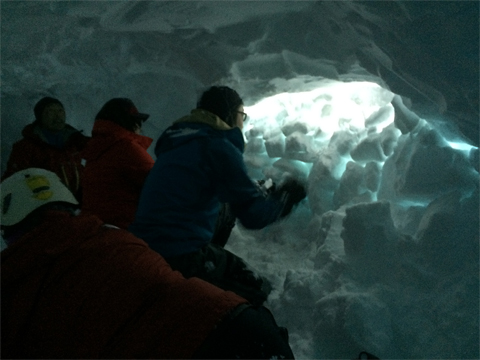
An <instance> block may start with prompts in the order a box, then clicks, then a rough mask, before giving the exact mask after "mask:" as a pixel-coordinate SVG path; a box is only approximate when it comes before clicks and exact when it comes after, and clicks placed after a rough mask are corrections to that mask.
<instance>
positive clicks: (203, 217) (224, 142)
mask: <svg viewBox="0 0 480 360" xmlns="http://www.w3.org/2000/svg"><path fill="white" fill-rule="evenodd" d="M245 120H246V114H245V112H244V107H243V100H242V99H241V97H240V96H239V95H238V93H237V92H236V91H235V90H233V89H231V88H229V87H226V86H212V87H211V88H209V89H208V90H206V91H205V92H204V93H203V94H202V96H201V98H200V100H199V101H198V103H197V108H196V109H194V110H192V111H191V113H190V114H189V115H187V116H184V117H182V118H181V119H179V120H177V121H175V122H174V123H173V125H171V126H170V127H169V128H167V129H166V130H165V132H164V133H163V134H162V135H161V136H160V138H159V139H158V141H157V144H156V147H155V154H156V156H157V159H156V161H155V164H154V166H153V168H152V170H151V171H150V173H149V175H148V176H147V178H146V181H145V183H144V187H143V190H142V193H141V195H140V201H139V205H138V208H137V212H136V215H135V220H134V222H133V224H132V225H131V226H130V227H129V230H130V231H131V232H133V233H134V234H135V235H136V236H138V237H140V238H142V239H143V240H145V241H146V242H147V243H148V244H149V246H150V247H151V248H152V249H153V250H155V251H157V252H158V253H160V254H161V255H162V256H163V257H164V258H165V259H166V260H167V262H169V264H170V265H171V266H172V268H173V269H174V270H178V271H180V272H181V273H182V274H183V275H184V276H185V277H187V278H189V277H193V276H196V277H199V278H201V279H204V280H206V281H208V282H210V283H212V284H214V285H216V286H218V287H220V288H222V289H224V290H231V291H233V292H235V293H237V294H238V295H240V296H242V297H244V298H246V299H247V300H249V301H250V302H251V303H252V304H262V303H263V302H264V301H265V300H266V298H267V296H268V293H269V291H270V290H271V288H270V289H269V286H270V285H269V284H268V282H266V281H265V280H264V279H262V278H261V277H260V276H258V275H257V274H256V273H255V272H253V271H252V270H251V269H250V268H249V266H248V265H247V264H246V263H245V262H244V261H243V260H242V259H241V258H239V257H237V256H236V255H234V254H232V253H231V252H229V251H227V250H225V249H224V248H223V247H222V246H218V245H216V244H212V243H211V239H212V237H213V235H214V231H215V227H216V221H217V218H218V214H219V209H220V206H221V204H224V203H228V204H229V207H230V209H231V211H232V213H233V214H234V216H235V217H236V218H237V219H238V220H239V221H240V222H241V223H242V225H243V226H245V227H246V228H249V229H261V228H264V227H265V226H267V225H269V224H271V223H273V222H275V221H277V220H278V219H280V218H282V217H284V216H286V215H287V214H288V213H290V211H291V210H292V208H293V206H294V205H296V204H297V203H298V202H300V201H301V200H302V199H303V198H305V196H306V193H305V190H304V186H303V185H302V184H300V183H299V182H297V181H296V180H294V179H291V180H289V181H287V182H285V183H284V184H280V185H279V186H277V188H276V190H275V191H273V192H272V193H271V194H270V195H268V196H265V195H264V193H263V192H262V191H261V190H260V189H259V187H258V185H256V184H255V183H254V182H253V180H252V179H250V178H249V176H248V175H247V169H246V167H245V164H244V161H243V149H244V146H245V144H244V138H243V134H242V128H243V122H244V121H245Z"/></svg>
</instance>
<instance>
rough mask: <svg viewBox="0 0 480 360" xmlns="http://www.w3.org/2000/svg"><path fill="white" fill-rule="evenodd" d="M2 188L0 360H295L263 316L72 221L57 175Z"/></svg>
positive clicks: (69, 199) (122, 235)
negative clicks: (18, 359)
mask: <svg viewBox="0 0 480 360" xmlns="http://www.w3.org/2000/svg"><path fill="white" fill-rule="evenodd" d="M1 185H2V186H1V209H2V212H1V227H2V236H3V237H4V239H5V240H6V241H7V243H8V247H7V248H6V249H5V250H3V251H2V253H1V273H2V277H1V287H2V292H1V313H2V317H1V328H2V331H1V335H0V336H1V339H0V340H1V352H2V358H21V359H39V358H50V359H54V358H61V359H75V358H83V359H87V358H95V359H99V358H107V359H121V358H130V359H132V358H134V359H139V358H149V359H159V358H168V359H185V358H197V359H233V358H238V359H273V358H275V359H292V358H293V353H292V351H291V349H290V346H289V345H288V335H287V333H286V330H285V329H283V328H279V327H278V326H277V324H276V322H275V320H274V318H273V316H272V314H271V313H270V312H269V311H268V310H267V309H266V308H264V307H262V306H260V307H254V306H251V305H249V304H248V303H247V301H246V300H245V299H244V298H242V297H240V296H238V295H236V294H234V293H233V292H230V291H224V290H221V289H220V288H218V287H216V286H214V285H212V284H209V283H207V282H205V281H203V280H201V279H198V278H189V279H185V278H184V277H183V276H182V275H181V274H180V273H179V272H178V271H173V270H172V268H171V267H170V266H169V265H168V264H167V262H166V261H165V260H164V258H163V257H162V256H161V255H160V254H158V253H157V252H155V251H153V250H151V249H150V248H149V247H148V245H147V244H146V243H145V242H144V241H143V240H141V239H139V238H137V237H135V236H134V235H133V234H131V233H129V232H128V231H126V230H123V229H118V228H112V227H111V226H106V225H105V224H104V223H103V222H102V221H101V220H100V219H99V218H98V217H97V216H95V215H85V214H82V213H80V215H76V213H75V208H76V207H77V205H78V202H77V201H76V199H75V198H74V197H73V195H72V194H71V193H70V192H69V191H68V189H67V188H66V187H65V186H64V185H63V184H62V183H61V182H60V180H59V178H58V177H57V176H56V175H55V174H54V173H52V172H49V171H46V170H44V169H27V170H22V171H20V172H18V173H15V174H14V175H12V176H10V177H9V178H7V179H5V180H4V181H3V182H2V184H1Z"/></svg>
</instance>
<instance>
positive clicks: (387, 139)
mask: <svg viewBox="0 0 480 360" xmlns="http://www.w3.org/2000/svg"><path fill="white" fill-rule="evenodd" d="M401 134H402V133H401V131H400V130H398V129H397V128H396V127H395V125H393V124H391V125H389V126H387V127H386V128H384V129H383V130H382V132H381V135H380V136H381V140H380V144H381V146H382V150H383V154H384V155H385V156H390V155H392V154H393V151H394V150H395V147H396V146H397V141H398V138H399V137H400V135H401Z"/></svg>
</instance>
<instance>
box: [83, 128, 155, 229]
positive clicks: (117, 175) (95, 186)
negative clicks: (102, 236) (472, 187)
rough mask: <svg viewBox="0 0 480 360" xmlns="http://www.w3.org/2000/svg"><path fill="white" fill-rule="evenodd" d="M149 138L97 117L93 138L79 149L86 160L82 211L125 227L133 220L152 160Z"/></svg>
mask: <svg viewBox="0 0 480 360" xmlns="http://www.w3.org/2000/svg"><path fill="white" fill-rule="evenodd" d="M151 143H152V139H151V138H149V137H146V136H142V135H137V134H135V133H133V132H131V131H128V130H126V129H124V128H123V127H121V126H119V125H117V124H115V123H114V122H112V121H108V120H96V121H95V124H94V126H93V130H92V140H91V141H90V142H89V144H88V145H87V147H86V148H85V150H84V151H83V152H82V156H83V158H84V159H85V160H86V161H87V162H86V164H85V172H84V178H83V200H82V211H83V212H84V213H90V214H95V215H97V216H98V217H99V218H100V219H102V220H103V221H104V222H105V223H108V224H112V225H115V226H118V227H120V228H122V229H126V228H127V227H128V225H130V223H132V222H133V220H134V217H135V211H136V209H137V206H138V199H139V197H140V192H141V190H142V187H143V182H144V181H145V178H146V177H147V175H148V173H149V172H150V169H151V168H152V167H153V163H154V161H153V159H152V157H151V156H150V154H148V152H147V149H148V147H149V146H150V144H151Z"/></svg>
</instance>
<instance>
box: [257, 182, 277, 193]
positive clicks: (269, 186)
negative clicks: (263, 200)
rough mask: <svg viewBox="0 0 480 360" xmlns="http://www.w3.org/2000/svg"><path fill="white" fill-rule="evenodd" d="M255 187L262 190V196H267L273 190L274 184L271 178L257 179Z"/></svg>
mask: <svg viewBox="0 0 480 360" xmlns="http://www.w3.org/2000/svg"><path fill="white" fill-rule="evenodd" d="M255 184H256V185H257V188H258V189H259V190H260V191H261V192H262V194H263V196H265V197H267V196H269V195H270V194H272V193H273V192H274V191H275V188H276V185H275V183H274V182H273V181H272V179H268V180H257V182H256V183H255Z"/></svg>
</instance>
